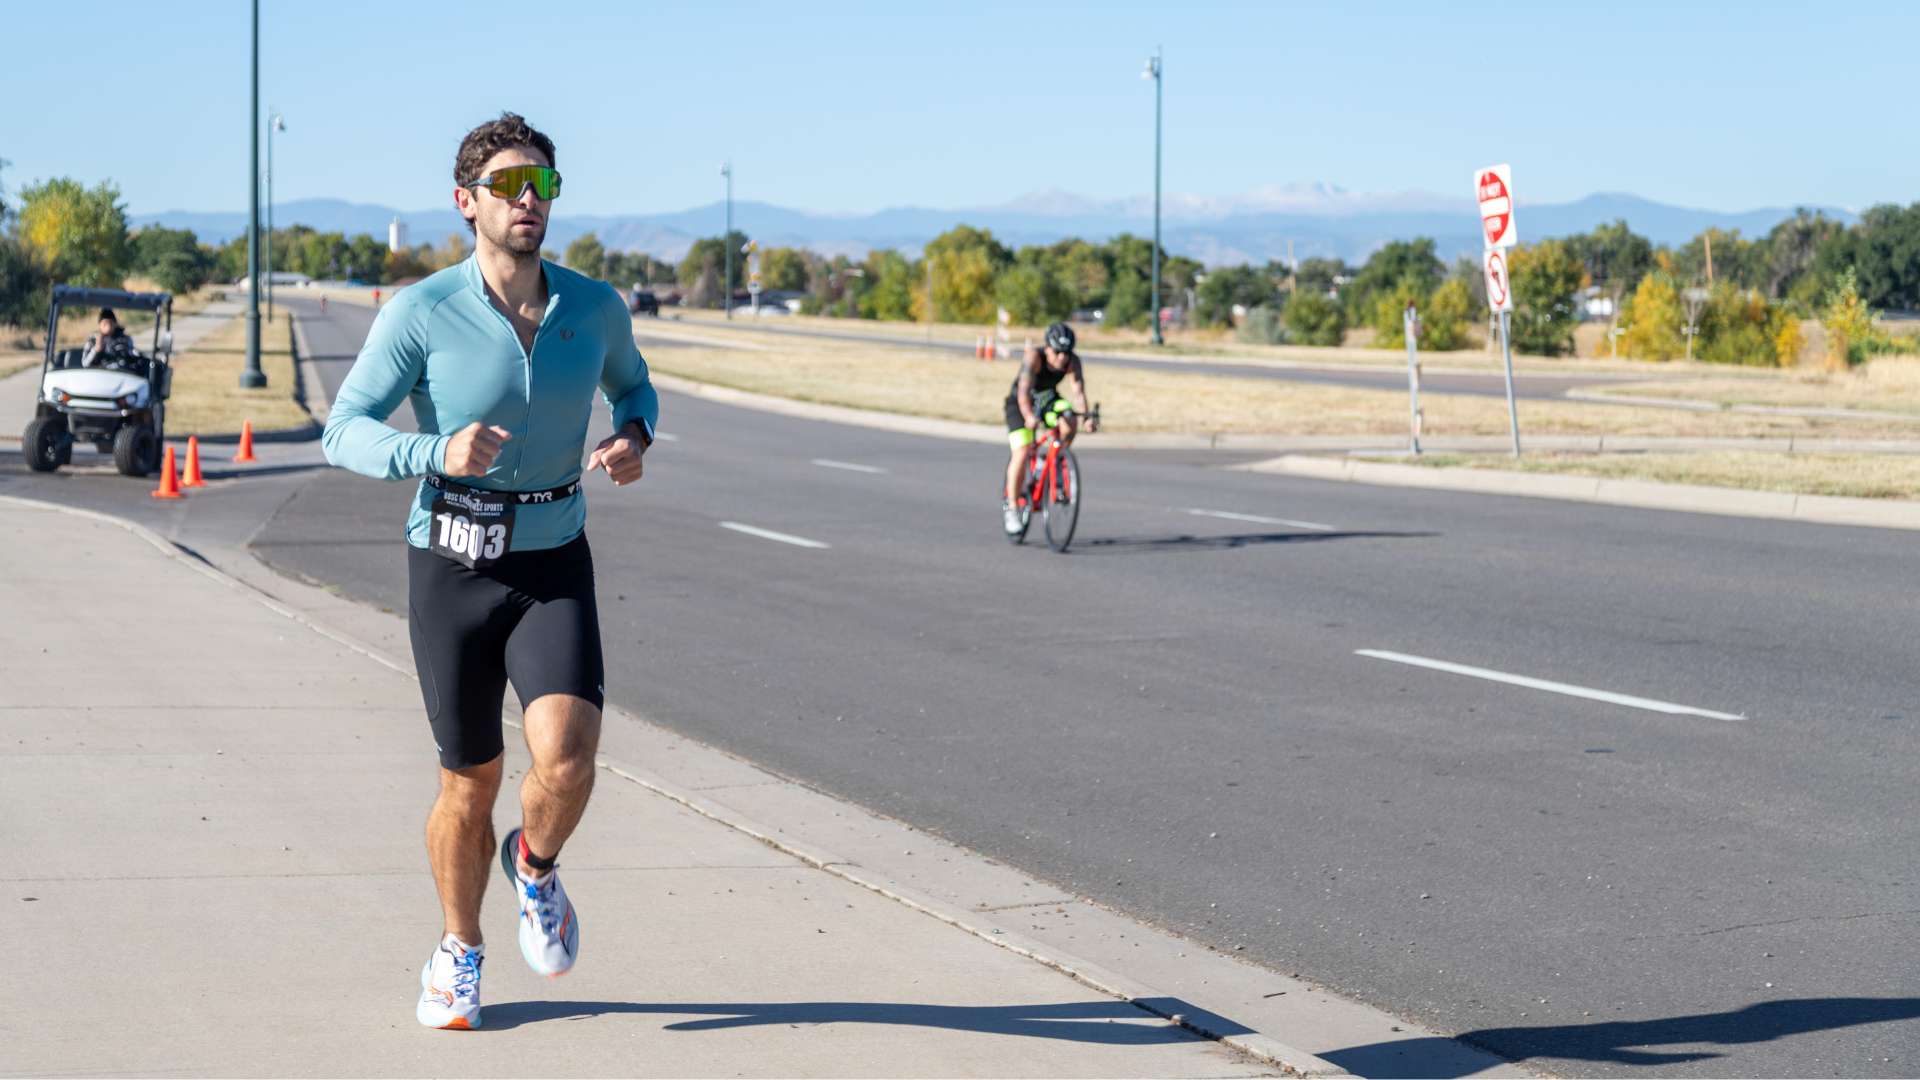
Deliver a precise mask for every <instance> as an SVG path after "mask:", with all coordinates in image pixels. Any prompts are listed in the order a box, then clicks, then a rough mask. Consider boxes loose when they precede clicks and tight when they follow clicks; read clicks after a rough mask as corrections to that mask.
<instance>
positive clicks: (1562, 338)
mask: <svg viewBox="0 0 1920 1080" xmlns="http://www.w3.org/2000/svg"><path fill="white" fill-rule="evenodd" d="M1507 271H1508V274H1509V275H1510V277H1511V279H1512V281H1513V316H1512V324H1511V325H1512V328H1513V346H1514V348H1516V349H1519V350H1521V351H1522V352H1529V353H1535V354H1538V355H1541V356H1559V355H1560V354H1561V353H1570V352H1572V351H1573V331H1574V327H1575V326H1577V325H1578V324H1579V311H1578V308H1577V307H1576V303H1577V300H1578V295H1579V292H1580V289H1581V287H1582V286H1583V284H1584V283H1585V277H1586V274H1585V270H1584V269H1583V268H1582V267H1581V265H1580V262H1579V260H1577V259H1575V258H1574V257H1573V252H1572V250H1571V249H1570V248H1569V247H1568V246H1567V244H1566V242H1565V241H1563V240H1543V241H1541V242H1540V243H1537V244H1533V245H1531V246H1527V247H1518V248H1514V249H1512V250H1511V251H1510V252H1509V253H1508V257H1507Z"/></svg>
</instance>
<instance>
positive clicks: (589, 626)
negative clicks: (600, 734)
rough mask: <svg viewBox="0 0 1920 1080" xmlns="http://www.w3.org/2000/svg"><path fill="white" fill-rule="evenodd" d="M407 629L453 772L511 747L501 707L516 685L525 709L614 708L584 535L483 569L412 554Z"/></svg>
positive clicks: (420, 551)
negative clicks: (543, 701) (582, 703)
mask: <svg viewBox="0 0 1920 1080" xmlns="http://www.w3.org/2000/svg"><path fill="white" fill-rule="evenodd" d="M407 627H408V630H409V632H410V633H411V635H412V637H413V663H414V667H415V668H416V669H418V671H419V673H420V694H421V696H422V697H423V698H424V699H425V700H426V705H427V721H428V722H429V723H430V724H432V726H433V741H434V743H435V744H436V745H438V746H439V748H440V764H441V765H443V766H445V767H446V768H449V769H465V768H470V767H472V766H475V765H484V764H486V763H487V762H489V761H492V760H493V759H494V758H496V757H499V756H500V752H501V751H502V750H504V749H505V748H506V743H505V742H504V740H503V739H502V737H501V734H500V701H501V698H502V697H503V696H504V695H505V693H506V689H507V682H508V681H509V680H511V681H512V682H513V690H514V693H515V694H516V695H518V696H519V698H520V707H521V708H522V709H525V708H526V707H527V705H528V704H530V703H531V702H532V701H533V700H534V699H535V698H539V697H543V696H545V695H547V694H570V695H572V696H574V697H577V698H584V699H586V700H588V701H591V702H592V703H593V704H594V706H595V707H596V708H599V707H602V706H603V705H604V704H605V696H606V690H605V683H606V666H605V664H604V662H603V661H602V659H601V655H600V611H599V608H598V606H597V605H596V604H595V602H594V598H593V551H592V550H591V549H590V548H588V547H587V538H586V535H585V534H584V533H583V534H581V535H580V536H577V537H575V538H574V539H572V540H571V541H569V542H567V543H565V544H562V545H561V546H559V547H557V548H548V549H545V550H541V551H513V552H508V553H507V554H506V556H504V557H503V558H501V559H500V561H498V562H496V563H494V564H492V565H490V566H485V567H482V568H480V569H478V570H474V569H469V568H468V567H466V566H463V565H461V564H460V563H457V562H454V561H453V560H452V559H448V558H444V557H442V556H439V555H435V554H434V553H433V552H431V551H428V550H426V549H425V548H417V547H412V546H408V548H407Z"/></svg>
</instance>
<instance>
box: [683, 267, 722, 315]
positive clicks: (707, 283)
mask: <svg viewBox="0 0 1920 1080" xmlns="http://www.w3.org/2000/svg"><path fill="white" fill-rule="evenodd" d="M720 278H721V271H720V270H719V269H717V268H715V266H714V264H713V263H712V262H708V263H707V264H706V265H705V268H704V269H702V270H701V271H700V276H698V277H696V278H694V279H693V286H692V287H691V288H689V289H688V290H687V303H688V304H689V305H691V306H693V307H701V308H711V307H719V306H720V301H721V299H722V298H721V292H722V291H723V289H722V286H721V284H720Z"/></svg>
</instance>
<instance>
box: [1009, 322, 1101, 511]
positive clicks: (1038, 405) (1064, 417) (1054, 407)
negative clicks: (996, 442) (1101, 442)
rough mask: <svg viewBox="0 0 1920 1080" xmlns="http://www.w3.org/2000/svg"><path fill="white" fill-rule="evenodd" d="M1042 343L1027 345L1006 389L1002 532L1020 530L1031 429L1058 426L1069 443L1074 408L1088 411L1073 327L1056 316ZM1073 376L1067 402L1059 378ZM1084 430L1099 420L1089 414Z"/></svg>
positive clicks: (1074, 424) (1075, 421) (1097, 427)
mask: <svg viewBox="0 0 1920 1080" xmlns="http://www.w3.org/2000/svg"><path fill="white" fill-rule="evenodd" d="M1043 340H1044V342H1045V344H1043V345H1042V346H1041V347H1039V348H1037V349H1033V348H1030V349H1028V350H1027V355H1026V358H1025V359H1024V360H1023V361H1022V362H1021V364H1020V377H1019V378H1017V379H1015V380H1014V381H1013V388H1012V389H1011V390H1009V391H1008V392H1007V402H1006V414H1007V445H1008V447H1009V448H1010V449H1011V451H1012V452H1011V454H1010V456H1009V457H1008V460H1007V488H1006V492H1005V498H1004V500H1003V501H1002V502H1001V504H1000V508H1001V517H1002V518H1003V519H1004V524H1005V526H1006V530H1007V535H1008V536H1012V535H1013V534H1015V533H1017V532H1019V531H1020V506H1019V501H1018V500H1019V498H1020V482H1021V480H1022V478H1024V477H1025V476H1026V474H1027V467H1028V463H1029V462H1030V461H1031V460H1032V458H1033V434H1034V432H1035V431H1036V430H1038V429H1040V428H1042V427H1047V428H1052V427H1058V428H1060V429H1061V438H1062V440H1063V441H1065V442H1068V443H1071V442H1072V441H1073V436H1074V432H1075V431H1076V429H1077V428H1078V427H1079V418H1078V417H1076V416H1075V415H1074V412H1075V410H1078V411H1079V412H1081V413H1083V414H1084V413H1090V412H1091V410H1090V409H1089V408H1088V407H1087V378H1086V373H1085V371H1084V370H1083V369H1082V368H1081V366H1080V356H1079V354H1078V353H1075V352H1074V351H1073V345H1074V336H1073V327H1071V326H1068V325H1067V324H1066V323H1063V322H1057V323H1054V324H1053V325H1052V326H1049V327H1047V334H1046V337H1045V338H1044V339H1043ZM1068 380H1072V382H1071V385H1070V388H1069V389H1070V390H1071V392H1072V395H1073V398H1072V401H1071V402H1069V401H1068V400H1067V398H1066V397H1065V396H1063V395H1062V394H1061V393H1060V384H1061V383H1062V382H1066V381H1068ZM1087 430H1088V431H1098V430H1100V422H1099V420H1097V419H1094V418H1093V417H1091V416H1089V417H1088V425H1087Z"/></svg>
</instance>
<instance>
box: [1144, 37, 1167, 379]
mask: <svg viewBox="0 0 1920 1080" xmlns="http://www.w3.org/2000/svg"><path fill="white" fill-rule="evenodd" d="M1141 77H1142V78H1148V79H1152V80H1153V311H1152V313H1151V314H1150V315H1149V316H1148V317H1149V318H1151V319H1152V320H1153V343H1154V344H1155V345H1165V344H1166V340H1165V339H1164V338H1163V337H1162V336H1161V334H1160V47H1159V46H1157V45H1156V46H1154V50H1153V55H1152V56H1151V57H1149V58H1148V59H1147V70H1146V71H1144V72H1142V73H1141Z"/></svg>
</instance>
